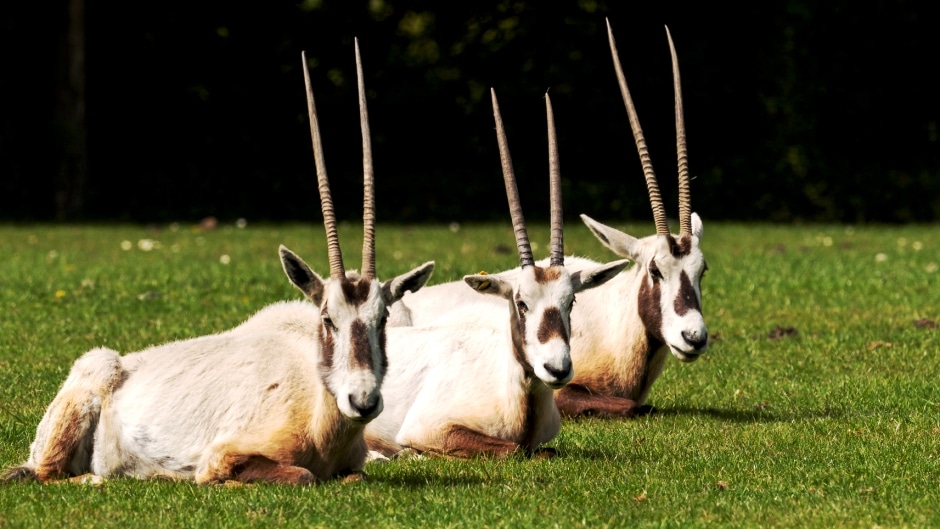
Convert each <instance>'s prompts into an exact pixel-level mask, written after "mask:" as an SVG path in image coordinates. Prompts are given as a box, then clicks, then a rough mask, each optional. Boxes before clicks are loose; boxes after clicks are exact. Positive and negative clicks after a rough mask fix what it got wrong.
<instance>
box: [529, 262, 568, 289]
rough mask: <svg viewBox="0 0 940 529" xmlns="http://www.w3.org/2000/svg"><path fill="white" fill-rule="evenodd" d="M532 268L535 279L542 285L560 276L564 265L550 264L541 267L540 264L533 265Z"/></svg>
mask: <svg viewBox="0 0 940 529" xmlns="http://www.w3.org/2000/svg"><path fill="white" fill-rule="evenodd" d="M532 268H533V270H534V272H535V281H536V282H537V283H538V284H540V285H544V284H546V283H550V282H552V281H554V280H556V279H558V278H559V277H561V270H562V269H563V268H564V267H563V266H550V267H548V268H542V267H540V266H534V267H532Z"/></svg>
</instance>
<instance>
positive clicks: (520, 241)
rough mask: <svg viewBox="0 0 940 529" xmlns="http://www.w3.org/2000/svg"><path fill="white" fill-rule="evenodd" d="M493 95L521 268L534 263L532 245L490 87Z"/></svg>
mask: <svg viewBox="0 0 940 529" xmlns="http://www.w3.org/2000/svg"><path fill="white" fill-rule="evenodd" d="M490 94H491V95H492V96H493V118H494V119H495V120H496V141H497V142H498V143H499V160H500V162H501V163H502V166H503V181H504V182H505V184H506V198H507V199H508V200H509V214H510V215H511V216H512V229H513V231H514V232H515V234H516V248H518V249H519V265H520V266H522V268H525V267H527V266H532V265H534V264H535V259H533V258H532V247H531V245H529V234H528V232H526V229H525V219H524V218H523V217H522V206H521V205H520V203H519V190H518V189H516V174H515V173H514V172H513V170H512V158H511V157H510V156H509V145H508V142H507V141H506V131H505V130H503V118H502V116H500V114H499V103H497V102H496V90H493V89H492V88H491V89H490Z"/></svg>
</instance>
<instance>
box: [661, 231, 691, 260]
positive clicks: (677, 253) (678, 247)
mask: <svg viewBox="0 0 940 529" xmlns="http://www.w3.org/2000/svg"><path fill="white" fill-rule="evenodd" d="M666 241H668V242H669V253H670V254H672V256H673V257H675V258H676V259H678V258H680V257H685V256H687V255H689V254H690V253H691V252H692V236H691V235H683V236H682V237H681V238H680V239H679V240H676V238H675V237H673V236H672V235H667V236H666Z"/></svg>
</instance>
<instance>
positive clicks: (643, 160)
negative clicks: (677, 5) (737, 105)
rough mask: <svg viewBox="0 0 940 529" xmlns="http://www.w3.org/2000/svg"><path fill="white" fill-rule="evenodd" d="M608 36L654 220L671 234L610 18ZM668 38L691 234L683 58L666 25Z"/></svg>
mask: <svg viewBox="0 0 940 529" xmlns="http://www.w3.org/2000/svg"><path fill="white" fill-rule="evenodd" d="M607 37H608V39H609V40H610V54H611V55H612V56H613V58H614V70H616V72H617V81H618V82H619V83H620V94H621V95H622V96H623V103H624V105H626V107H627V115H628V116H629V117H630V128H631V129H633V139H634V140H635V141H636V148H637V151H639V153H640V164H641V165H642V166H643V175H644V176H645V177H646V189H647V191H649V195H650V205H651V206H652V207H653V220H654V222H655V223H656V234H657V235H669V224H668V223H667V222H666V210H665V208H664V207H663V199H662V196H660V194H659V184H658V183H657V182H656V173H655V172H653V162H652V161H651V160H650V155H649V150H647V148H646V139H645V138H644V137H643V129H642V128H641V127H640V119H639V118H638V117H637V115H636V108H635V107H634V106H633V98H631V97H630V89H629V88H627V79H626V77H624V75H623V68H621V66H620V55H619V54H618V52H617V44H616V43H615V42H614V32H613V30H612V29H611V28H610V20H608V21H607ZM666 38H667V39H668V40H669V52H670V54H671V55H672V80H673V87H674V89H675V93H676V151H677V156H678V162H679V163H678V170H679V235H680V236H683V237H684V236H687V235H691V233H692V199H691V193H690V191H689V160H688V155H687V153H686V146H685V119H684V118H683V112H682V88H681V86H680V84H681V83H680V81H679V61H678V60H677V58H676V47H675V46H674V45H673V43H672V35H671V34H670V33H669V27H668V26H667V27H666Z"/></svg>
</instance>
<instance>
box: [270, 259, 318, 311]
mask: <svg viewBox="0 0 940 529" xmlns="http://www.w3.org/2000/svg"><path fill="white" fill-rule="evenodd" d="M278 253H279V254H280V256H281V266H282V267H283V268H284V273H285V274H287V279H288V280H290V282H291V284H292V285H294V286H295V287H297V290H299V291H301V292H303V293H304V296H307V299H309V300H310V301H312V302H313V304H314V305H316V306H318V307H319V306H320V303H321V302H322V301H323V279H321V278H320V276H318V275H317V273H316V272H314V271H313V270H311V269H310V267H309V266H308V265H307V263H305V262H304V260H303V259H301V258H300V257H298V256H297V254H295V253H294V252H292V251H290V250H288V249H287V247H286V246H284V245H283V244H282V245H281V246H280V248H278Z"/></svg>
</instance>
